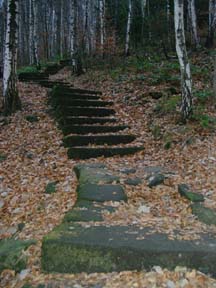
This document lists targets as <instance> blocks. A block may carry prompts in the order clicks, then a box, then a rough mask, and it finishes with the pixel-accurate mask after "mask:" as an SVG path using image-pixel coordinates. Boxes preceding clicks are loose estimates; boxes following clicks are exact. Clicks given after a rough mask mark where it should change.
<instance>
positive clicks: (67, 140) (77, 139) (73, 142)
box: [63, 135, 136, 147]
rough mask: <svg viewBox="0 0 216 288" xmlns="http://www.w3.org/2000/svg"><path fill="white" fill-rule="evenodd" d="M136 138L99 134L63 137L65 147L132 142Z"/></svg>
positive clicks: (132, 136)
mask: <svg viewBox="0 0 216 288" xmlns="http://www.w3.org/2000/svg"><path fill="white" fill-rule="evenodd" d="M135 139H136V136H135V135H97V136H83V135H80V136H66V137H64V139H63V143H64V146H65V147H75V146H86V145H89V144H96V145H104V144H107V145H118V144H127V143H131V142H133V141H134V140H135Z"/></svg>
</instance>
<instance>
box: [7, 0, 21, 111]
mask: <svg viewBox="0 0 216 288" xmlns="http://www.w3.org/2000/svg"><path fill="white" fill-rule="evenodd" d="M17 38H18V0H8V8H7V28H6V38H5V59H4V71H3V105H4V113H5V115H10V114H11V113H13V112H15V111H16V110H18V109H21V102H20V99H19V95H18V89H17V76H16V69H17Z"/></svg>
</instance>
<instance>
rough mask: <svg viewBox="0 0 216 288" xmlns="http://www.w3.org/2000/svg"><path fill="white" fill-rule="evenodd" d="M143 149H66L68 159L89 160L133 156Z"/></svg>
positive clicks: (135, 147)
mask: <svg viewBox="0 0 216 288" xmlns="http://www.w3.org/2000/svg"><path fill="white" fill-rule="evenodd" d="M143 149H144V147H137V146H134V147H116V148H111V147H101V148H100V147H98V148H90V147H89V148H88V147H74V148H69V149H68V157H69V158H70V159H90V158H96V157H101V156H104V157H112V156H115V155H119V156H124V155H129V154H134V153H136V152H139V151H142V150H143Z"/></svg>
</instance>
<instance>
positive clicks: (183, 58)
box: [174, 0, 192, 120]
mask: <svg viewBox="0 0 216 288" xmlns="http://www.w3.org/2000/svg"><path fill="white" fill-rule="evenodd" d="M174 9H175V11H174V18H175V35H176V52H177V55H178V59H179V64H180V70H181V90H182V103H181V113H182V118H183V120H186V119H187V118H188V117H189V116H190V114H191V113H192V79H191V70H190V64H189V60H188V55H187V49H186V44H185V31H184V0H174Z"/></svg>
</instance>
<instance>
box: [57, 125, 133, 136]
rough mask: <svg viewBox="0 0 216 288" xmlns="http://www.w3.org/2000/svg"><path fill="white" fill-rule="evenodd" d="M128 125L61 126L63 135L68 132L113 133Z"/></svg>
mask: <svg viewBox="0 0 216 288" xmlns="http://www.w3.org/2000/svg"><path fill="white" fill-rule="evenodd" d="M127 128H129V126H123V125H122V126H103V125H101V126H96V125H85V126H84V125H83V126H82V125H68V126H63V127H61V129H62V132H63V134H64V135H68V134H89V133H92V134H101V133H115V132H118V131H121V130H125V129H127Z"/></svg>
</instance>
